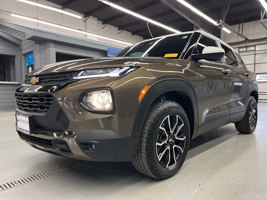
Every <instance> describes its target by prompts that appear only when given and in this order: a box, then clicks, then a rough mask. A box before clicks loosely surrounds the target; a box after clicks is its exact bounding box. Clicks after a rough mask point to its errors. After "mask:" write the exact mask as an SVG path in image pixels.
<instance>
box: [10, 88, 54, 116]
mask: <svg viewBox="0 0 267 200" xmlns="http://www.w3.org/2000/svg"><path fill="white" fill-rule="evenodd" d="M15 96H16V102H17V107H18V109H20V110H23V111H26V112H34V113H45V112H47V110H48V109H49V107H50V106H51V104H52V102H53V100H54V97H53V96H52V95H50V94H27V93H19V92H17V93H16V94H15Z"/></svg>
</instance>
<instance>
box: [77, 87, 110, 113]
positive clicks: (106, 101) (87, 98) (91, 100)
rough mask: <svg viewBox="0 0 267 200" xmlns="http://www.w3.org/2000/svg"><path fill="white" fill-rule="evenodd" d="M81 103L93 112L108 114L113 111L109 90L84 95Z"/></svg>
mask: <svg viewBox="0 0 267 200" xmlns="http://www.w3.org/2000/svg"><path fill="white" fill-rule="evenodd" d="M82 103H83V104H84V105H85V106H86V107H87V108H89V110H93V111H102V112H108V111H112V110H113V101H112V95H111V92H110V91H109V90H98V91H92V92H88V93H86V94H85V95H84V96H83V98H82Z"/></svg>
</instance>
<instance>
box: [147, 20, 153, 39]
mask: <svg viewBox="0 0 267 200" xmlns="http://www.w3.org/2000/svg"><path fill="white" fill-rule="evenodd" d="M146 27H147V29H148V32H149V34H150V37H151V38H153V35H152V32H151V30H150V28H149V24H148V22H146Z"/></svg>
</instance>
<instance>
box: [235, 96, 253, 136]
mask: <svg viewBox="0 0 267 200" xmlns="http://www.w3.org/2000/svg"><path fill="white" fill-rule="evenodd" d="M257 120H258V108H257V101H256V99H255V98H254V97H253V96H251V97H250V98H249V102H248V106H247V110H246V114H245V116H244V117H243V119H242V120H241V121H239V122H236V123H235V127H236V130H237V131H239V132H240V133H244V134H251V133H253V132H254V130H255V129H256V126H257Z"/></svg>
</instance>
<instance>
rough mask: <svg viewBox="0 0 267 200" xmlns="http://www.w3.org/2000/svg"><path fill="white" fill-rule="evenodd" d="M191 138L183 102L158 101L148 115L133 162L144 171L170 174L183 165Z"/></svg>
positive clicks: (158, 175)
mask: <svg viewBox="0 0 267 200" xmlns="http://www.w3.org/2000/svg"><path fill="white" fill-rule="evenodd" d="M189 141H190V126H189V122H188V118H187V115H186V113H185V111H184V109H183V108H182V106H180V105H179V104H178V103H175V102H172V101H164V102H160V103H157V104H156V105H154V106H153V107H152V109H151V112H150V114H149V115H148V118H147V119H146V122H145V125H144V128H143V132H142V139H141V144H140V146H139V148H138V150H137V153H136V155H135V157H134V159H133V160H132V163H133V165H134V167H135V168H136V169H137V170H138V171H139V172H141V173H142V174H144V175H147V176H150V177H152V178H155V179H166V178H169V177H171V176H173V175H174V174H175V173H176V172H177V171H178V170H179V169H180V167H181V166H182V165H183V163H184V160H185V157H186V155H187V151H188V147H189Z"/></svg>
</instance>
